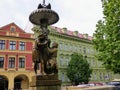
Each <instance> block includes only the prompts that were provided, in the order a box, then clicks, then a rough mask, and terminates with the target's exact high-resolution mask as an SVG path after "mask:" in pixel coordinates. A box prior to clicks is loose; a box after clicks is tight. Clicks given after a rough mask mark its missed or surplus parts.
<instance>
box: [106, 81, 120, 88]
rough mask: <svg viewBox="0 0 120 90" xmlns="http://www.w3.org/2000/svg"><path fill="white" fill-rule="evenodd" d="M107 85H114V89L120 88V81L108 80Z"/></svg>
mask: <svg viewBox="0 0 120 90" xmlns="http://www.w3.org/2000/svg"><path fill="white" fill-rule="evenodd" d="M107 85H113V86H115V90H120V81H112V82H108V83H107Z"/></svg>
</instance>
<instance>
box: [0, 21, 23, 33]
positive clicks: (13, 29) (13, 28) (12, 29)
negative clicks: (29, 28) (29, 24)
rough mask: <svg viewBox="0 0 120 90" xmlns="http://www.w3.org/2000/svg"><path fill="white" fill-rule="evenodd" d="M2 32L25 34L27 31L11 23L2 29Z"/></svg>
mask: <svg viewBox="0 0 120 90" xmlns="http://www.w3.org/2000/svg"><path fill="white" fill-rule="evenodd" d="M0 30H3V31H8V32H18V33H25V31H24V30H23V29H21V28H20V27H19V26H17V25H16V24H15V23H10V24H8V25H5V26H3V27H0Z"/></svg>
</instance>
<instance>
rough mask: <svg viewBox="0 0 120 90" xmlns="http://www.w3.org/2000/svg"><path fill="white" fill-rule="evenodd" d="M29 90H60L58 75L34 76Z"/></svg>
mask: <svg viewBox="0 0 120 90" xmlns="http://www.w3.org/2000/svg"><path fill="white" fill-rule="evenodd" d="M30 87H31V90H61V80H58V75H35V76H33V77H32V82H31V83H30Z"/></svg>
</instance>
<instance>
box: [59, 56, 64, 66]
mask: <svg viewBox="0 0 120 90" xmlns="http://www.w3.org/2000/svg"><path fill="white" fill-rule="evenodd" d="M60 65H61V66H63V65H64V62H63V57H60Z"/></svg>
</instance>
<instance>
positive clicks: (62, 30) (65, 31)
mask: <svg viewBox="0 0 120 90" xmlns="http://www.w3.org/2000/svg"><path fill="white" fill-rule="evenodd" d="M51 28H52V29H55V30H56V31H57V32H58V33H61V34H66V35H69V36H73V37H77V38H81V39H87V40H92V39H93V37H92V36H89V35H88V34H81V33H79V32H78V31H71V30H68V29H67V28H59V27H55V26H51Z"/></svg>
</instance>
